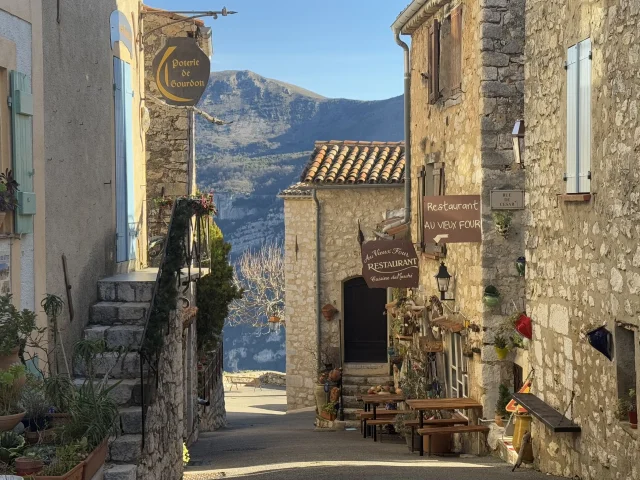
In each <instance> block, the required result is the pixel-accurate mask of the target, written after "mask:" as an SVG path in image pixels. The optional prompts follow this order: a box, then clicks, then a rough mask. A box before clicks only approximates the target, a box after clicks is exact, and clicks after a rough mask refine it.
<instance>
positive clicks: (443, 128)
mask: <svg viewBox="0 0 640 480" xmlns="http://www.w3.org/2000/svg"><path fill="white" fill-rule="evenodd" d="M459 4H462V16H463V20H462V86H461V88H460V91H458V92H454V93H453V94H450V95H448V96H443V97H442V98H440V100H438V101H437V102H436V103H435V104H433V105H430V104H429V88H428V81H427V80H426V79H425V78H424V76H423V73H425V72H426V71H427V44H428V41H427V36H428V26H429V24H430V22H431V19H432V18H434V17H431V18H430V19H427V20H426V21H425V23H423V24H422V25H421V26H420V27H419V28H418V29H417V30H416V31H415V32H414V33H413V35H412V42H411V59H412V65H411V105H412V112H411V141H412V157H413V158H412V163H413V165H412V171H411V175H412V179H413V185H414V186H416V188H413V191H412V212H413V218H412V237H413V239H414V241H415V240H416V239H417V238H419V236H418V230H417V229H418V228H419V227H418V202H419V201H421V197H420V194H419V193H418V190H417V182H418V174H419V171H420V169H421V167H423V166H427V167H429V165H430V164H432V163H434V162H443V163H444V178H445V181H444V183H445V194H446V195H462V194H475V195H481V196H482V203H483V207H482V208H483V211H482V229H483V241H482V243H481V244H479V243H477V244H474V243H467V244H451V245H448V246H447V256H446V258H445V259H443V260H444V261H445V263H446V265H447V268H448V270H449V273H450V274H452V275H453V276H454V279H452V282H451V287H450V294H449V295H450V296H452V297H454V298H455V299H456V301H455V304H454V302H447V305H448V306H450V307H452V308H453V307H454V305H455V308H458V309H459V311H460V312H461V313H462V314H463V315H465V316H466V317H468V318H469V319H470V320H471V321H473V322H474V323H477V324H479V325H481V326H482V327H483V328H484V329H485V330H486V331H485V332H481V333H479V334H473V333H472V334H471V342H472V343H473V344H474V345H475V346H478V347H482V355H481V361H480V360H479V358H478V355H475V356H474V361H473V362H470V366H469V375H470V385H469V387H470V392H469V394H470V396H472V397H474V398H476V399H478V400H480V401H481V402H482V403H483V405H484V406H485V409H484V416H485V417H490V416H491V415H492V414H493V411H494V406H495V402H496V400H497V396H498V395H497V392H498V385H499V383H500V382H504V383H507V384H509V383H510V382H511V379H512V375H511V368H510V366H511V364H510V363H508V362H498V361H497V358H496V355H495V351H494V348H493V345H492V342H493V336H494V331H495V328H496V327H498V326H499V325H500V324H501V323H502V322H503V321H504V320H505V316H507V315H509V314H511V313H513V311H514V307H513V304H512V301H513V302H515V303H516V305H518V308H522V307H523V300H524V283H523V280H522V279H521V278H519V277H518V276H517V272H516V270H515V264H514V262H515V260H516V259H517V258H518V257H519V256H521V255H523V253H524V246H523V238H524V233H523V231H522V227H521V226H522V220H521V215H522V213H516V214H515V215H514V218H513V227H512V232H511V234H510V235H509V237H507V238H502V237H501V236H499V235H497V234H496V232H495V225H494V221H493V218H492V212H491V208H490V202H489V196H490V192H491V190H493V189H518V188H520V189H522V188H523V184H524V174H523V172H522V171H519V170H516V169H511V170H510V169H507V168H506V167H507V166H511V164H512V163H513V157H512V152H511V136H510V133H511V130H512V127H513V124H514V123H515V120H516V119H518V118H521V117H522V115H523V102H522V81H523V69H524V66H523V64H524V59H523V55H522V54H523V48H524V47H523V42H524V19H523V12H524V1H523V0H481V1H480V2H478V1H475V0H474V1H466V0H465V1H462V2H448V3H446V4H445V5H444V6H443V7H442V8H440V9H439V10H438V11H437V12H436V13H435V14H434V15H435V18H438V19H440V20H441V21H442V19H443V18H445V17H446V16H447V15H448V14H449V13H450V11H451V10H452V9H453V8H454V7H456V6H457V5H459ZM441 58H447V54H446V52H441ZM427 172H428V175H427V181H431V180H430V178H429V173H430V171H429V170H427ZM420 227H421V226H420ZM429 240H430V239H427V241H429ZM431 242H433V240H431ZM438 263H439V260H436V259H434V258H433V257H431V256H429V255H426V254H421V255H420V276H421V284H422V285H423V286H424V289H425V293H426V297H428V296H430V295H434V294H437V289H436V284H435V280H434V279H433V276H434V275H435V274H436V273H437V271H438ZM488 285H494V286H495V287H497V288H498V290H499V291H500V292H501V298H502V302H501V305H500V306H497V307H493V308H489V307H486V306H485V305H484V304H483V303H482V296H483V291H484V288H485V287H486V286H488ZM511 355H514V354H511Z"/></svg>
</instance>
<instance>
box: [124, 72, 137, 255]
mask: <svg viewBox="0 0 640 480" xmlns="http://www.w3.org/2000/svg"><path fill="white" fill-rule="evenodd" d="M131 85H132V82H131V65H129V64H128V63H125V64H124V120H125V122H124V128H125V139H126V144H127V148H126V162H125V164H126V175H127V231H128V236H129V238H128V243H129V248H128V260H133V259H135V258H136V245H137V238H138V222H137V221H136V202H135V198H136V195H135V190H134V181H133V179H134V173H133V160H134V155H133V89H132V87H131Z"/></svg>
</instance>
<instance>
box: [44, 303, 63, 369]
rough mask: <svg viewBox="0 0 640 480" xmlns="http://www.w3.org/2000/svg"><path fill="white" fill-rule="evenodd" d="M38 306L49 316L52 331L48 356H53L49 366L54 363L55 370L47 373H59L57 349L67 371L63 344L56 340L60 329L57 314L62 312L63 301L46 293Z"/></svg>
mask: <svg viewBox="0 0 640 480" xmlns="http://www.w3.org/2000/svg"><path fill="white" fill-rule="evenodd" d="M40 306H41V307H42V309H43V310H44V313H45V314H46V315H47V317H48V318H49V322H50V324H51V326H52V328H51V331H52V332H53V348H52V349H51V351H50V356H52V357H53V360H52V362H51V363H50V364H49V366H51V365H52V364H53V365H55V367H56V370H55V372H53V371H51V369H50V371H49V375H53V374H54V373H59V372H60V370H61V369H60V362H59V360H60V359H59V357H58V349H60V350H61V351H62V358H63V359H64V363H65V366H66V369H67V370H66V371H67V372H69V371H70V369H69V362H68V361H67V353H66V352H65V349H64V344H63V343H61V342H58V337H59V336H60V331H59V329H58V316H60V314H62V310H63V309H64V301H63V300H62V298H61V297H59V296H58V295H53V294H51V293H47V294H45V296H44V298H43V299H42V302H40Z"/></svg>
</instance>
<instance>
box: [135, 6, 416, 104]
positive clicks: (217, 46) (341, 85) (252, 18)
mask: <svg viewBox="0 0 640 480" xmlns="http://www.w3.org/2000/svg"><path fill="white" fill-rule="evenodd" d="M409 2H410V0H216V1H211V0H148V3H147V2H145V3H147V4H148V5H150V6H152V7H157V8H164V9H167V10H221V9H222V7H225V6H226V7H227V9H228V10H236V11H237V12H238V13H237V14H236V15H232V16H228V17H219V18H218V20H213V19H210V18H208V19H206V20H205V21H206V23H207V25H209V26H210V27H212V28H213V48H214V55H213V62H212V70H213V71H216V70H217V71H220V70H251V71H253V72H256V73H258V74H260V75H263V76H265V77H269V78H274V79H276V80H281V81H283V82H287V83H292V84H294V85H298V86H300V87H303V88H306V89H308V90H311V91H314V92H316V93H319V94H320V95H324V96H326V97H344V98H354V99H359V100H377V99H383V98H389V97H393V96H396V95H400V94H402V87H403V59H402V49H401V48H400V47H399V46H398V45H396V43H395V41H394V38H393V34H392V33H391V28H390V26H391V24H392V23H393V21H394V20H395V18H396V16H397V15H398V14H399V13H400V12H401V11H402V10H403V9H404V7H405V6H406V5H407V4H408V3H409Z"/></svg>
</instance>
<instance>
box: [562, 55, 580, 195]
mask: <svg viewBox="0 0 640 480" xmlns="http://www.w3.org/2000/svg"><path fill="white" fill-rule="evenodd" d="M577 164H578V47H577V45H574V46H573V47H571V48H569V50H568V51H567V168H566V172H565V181H566V182H567V190H566V191H567V193H577V192H578V175H577V170H576V167H577Z"/></svg>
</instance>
